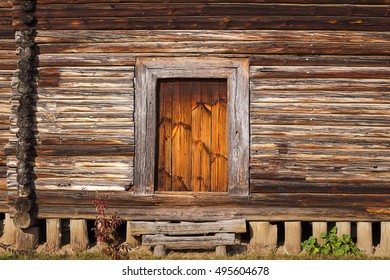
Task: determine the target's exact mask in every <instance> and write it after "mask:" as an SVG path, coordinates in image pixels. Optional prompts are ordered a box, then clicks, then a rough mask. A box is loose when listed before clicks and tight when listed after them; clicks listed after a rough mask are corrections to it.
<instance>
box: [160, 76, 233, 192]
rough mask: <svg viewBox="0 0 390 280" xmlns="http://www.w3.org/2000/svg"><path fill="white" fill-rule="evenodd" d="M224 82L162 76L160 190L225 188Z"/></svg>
mask: <svg viewBox="0 0 390 280" xmlns="http://www.w3.org/2000/svg"><path fill="white" fill-rule="evenodd" d="M226 85H227V84H226V80H223V79H164V80H160V81H159V87H158V91H159V93H158V129H157V133H158V137H157V139H158V145H157V147H158V152H157V177H156V178H157V191H194V192H209V191H213V192H226V191H227V179H228V168H227V164H228V160H227V159H228V146H227V86H226Z"/></svg>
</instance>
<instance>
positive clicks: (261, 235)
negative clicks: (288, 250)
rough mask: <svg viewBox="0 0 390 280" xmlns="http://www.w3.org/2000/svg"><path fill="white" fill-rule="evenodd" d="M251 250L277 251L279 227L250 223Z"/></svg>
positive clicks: (267, 223)
mask: <svg viewBox="0 0 390 280" xmlns="http://www.w3.org/2000/svg"><path fill="white" fill-rule="evenodd" d="M249 233H250V241H249V249H250V250H253V251H256V252H270V251H274V250H275V249H276V245H277V239H278V227H277V226H276V225H271V224H270V223H269V222H249Z"/></svg>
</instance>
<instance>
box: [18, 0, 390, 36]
mask: <svg viewBox="0 0 390 280" xmlns="http://www.w3.org/2000/svg"><path fill="white" fill-rule="evenodd" d="M298 3H299V2H298ZM303 3H305V2H303ZM325 3H327V4H328V5H321V4H318V3H315V4H314V3H311V2H309V3H307V2H306V3H305V4H304V5H303V4H302V2H301V3H299V4H298V5H297V4H296V3H288V1H287V3H286V2H285V3H283V2H282V3H281V2H279V3H277V2H273V1H272V2H270V1H262V2H254V3H247V2H235V3H218V2H212V3H209V2H208V3H199V2H195V3H194V2H186V3H180V2H179V3H177V2H176V3H170V2H164V3H148V2H146V1H145V2H142V1H141V2H138V3H134V2H116V1H114V2H113V1H111V3H109V2H106V3H104V2H103V3H102V2H95V1H94V2H91V1H86V2H83V3H81V2H72V3H58V2H56V3H55V4H52V3H45V2H40V3H39V5H38V7H37V10H36V15H37V17H38V18H39V19H40V20H39V22H38V25H37V26H38V28H39V29H59V30H69V29H72V30H74V29H79V30H83V29H84V30H85V29H89V30H97V29H98V30H99V29H100V30H101V29H106V30H107V29H113V30H115V29H127V30H129V29H141V30H142V29H143V30H148V29H149V30H150V29H275V28H277V29H310V30H312V29H326V30H345V29H349V30H369V31H375V30H381V29H383V28H385V27H386V26H388V23H389V21H388V18H387V16H388V14H389V7H388V6H387V5H384V3H383V2H382V3H381V4H379V5H378V4H376V5H362V3H355V2H353V5H337V4H340V3H337V4H336V3H332V2H329V1H328V2H325ZM21 16H22V15H18V14H17V17H16V18H19V17H21ZM13 24H14V26H15V27H18V26H19V22H18V21H17V20H14V22H13Z"/></svg>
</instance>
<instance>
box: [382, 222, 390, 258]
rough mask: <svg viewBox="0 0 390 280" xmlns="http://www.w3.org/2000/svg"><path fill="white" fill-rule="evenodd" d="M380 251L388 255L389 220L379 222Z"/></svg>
mask: <svg viewBox="0 0 390 280" xmlns="http://www.w3.org/2000/svg"><path fill="white" fill-rule="evenodd" d="M380 252H381V254H382V255H384V256H390V222H381V241H380Z"/></svg>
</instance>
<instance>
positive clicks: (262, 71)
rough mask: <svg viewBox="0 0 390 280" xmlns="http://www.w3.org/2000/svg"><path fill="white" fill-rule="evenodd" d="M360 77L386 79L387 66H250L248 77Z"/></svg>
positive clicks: (388, 73) (389, 70)
mask: <svg viewBox="0 0 390 280" xmlns="http://www.w3.org/2000/svg"><path fill="white" fill-rule="evenodd" d="M293 77H300V78H344V77H346V78H352V79H355V78H362V79H388V78H390V69H389V67H380V68H379V67H378V68H373V67H329V66H322V67H319V66H295V67H293V66H279V67H275V66H274V67H271V66H257V67H254V66H252V67H251V68H250V78H252V79H267V78H270V79H271V78H272V79H274V78H293Z"/></svg>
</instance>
